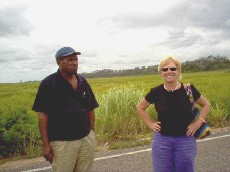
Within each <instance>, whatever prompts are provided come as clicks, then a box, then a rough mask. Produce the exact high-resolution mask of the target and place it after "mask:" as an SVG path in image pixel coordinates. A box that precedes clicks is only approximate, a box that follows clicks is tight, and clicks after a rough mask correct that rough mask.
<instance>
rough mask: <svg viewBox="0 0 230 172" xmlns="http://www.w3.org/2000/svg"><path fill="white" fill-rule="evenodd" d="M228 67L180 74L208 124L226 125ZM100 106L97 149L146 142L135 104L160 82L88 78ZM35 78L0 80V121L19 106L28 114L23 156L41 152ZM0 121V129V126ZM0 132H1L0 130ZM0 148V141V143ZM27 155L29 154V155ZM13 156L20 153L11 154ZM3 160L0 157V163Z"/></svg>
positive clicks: (229, 113) (153, 114)
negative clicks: (206, 108) (199, 99)
mask: <svg viewBox="0 0 230 172" xmlns="http://www.w3.org/2000/svg"><path fill="white" fill-rule="evenodd" d="M229 76H230V72H229V71H213V72H199V73H185V74H183V79H182V80H181V82H183V83H187V82H189V83H192V84H194V85H195V87H196V88H197V89H198V90H199V91H200V92H201V93H202V95H204V96H205V97H206V98H207V99H208V100H209V101H210V103H211V105H212V107H211V111H210V113H209V115H208V118H207V121H208V122H209V123H210V125H211V127H214V128H217V127H226V126H229V120H230V104H229V102H230V92H229V86H230V81H229ZM88 82H89V83H90V85H91V87H92V89H93V91H94V93H95V95H96V98H97V100H98V101H99V105H100V107H99V108H98V109H96V111H95V114H96V124H95V127H96V133H97V135H96V137H97V141H98V148H97V150H98V151H100V150H104V149H105V150H108V149H118V148H125V147H132V146H139V145H145V144H150V142H151V138H152V132H151V131H150V129H148V128H147V127H146V125H145V124H144V123H143V121H142V120H141V119H140V117H139V116H138V114H137V112H136V109H135V106H136V104H137V103H138V102H139V101H140V100H141V99H142V98H143V97H144V96H145V94H146V93H147V92H148V91H149V90H150V88H152V87H155V86H157V85H159V84H161V83H162V79H161V78H160V76H159V75H145V76H129V77H114V78H94V79H88ZM38 86H39V82H28V83H16V84H0V96H1V99H0V121H4V119H6V116H10V115H13V114H15V113H16V114H18V115H21V110H20V109H24V111H23V113H24V115H26V116H27V117H28V118H29V121H30V122H29V124H30V125H29V126H30V128H28V129H30V131H28V132H26V133H29V136H28V137H29V138H31V140H30V141H29V143H28V144H26V145H25V154H24V155H23V157H27V158H32V157H36V156H40V155H41V145H40V144H39V145H37V144H38V142H39V141H40V139H39V133H38V127H37V114H36V113H35V112H33V111H32V110H31V108H32V105H33V102H34V98H35V95H36V92H37V89H38ZM148 113H149V114H150V116H151V118H153V119H154V120H155V119H156V118H157V117H156V112H155V110H154V107H153V106H152V107H151V108H150V109H148ZM26 125H27V124H26ZM1 129H2V128H1V124H0V132H1V131H2V130H1ZM0 135H1V134H0ZM0 148H1V145H0ZM28 155H31V156H30V157H29V156H28ZM13 156H14V157H15V156H16V158H17V157H21V155H20V154H16V155H15V154H14V155H13ZM3 161H5V160H4V159H2V160H0V163H1V162H3Z"/></svg>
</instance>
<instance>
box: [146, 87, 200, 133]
mask: <svg viewBox="0 0 230 172" xmlns="http://www.w3.org/2000/svg"><path fill="white" fill-rule="evenodd" d="M191 89H192V93H193V98H194V100H195V101H196V100H197V99H198V98H199V97H200V96H201V94H200V93H199V91H198V90H197V89H196V88H195V87H194V86H193V85H191ZM145 99H146V101H148V102H149V103H151V104H154V106H155V109H156V111H157V115H158V121H160V122H161V132H160V133H161V134H162V135H167V136H185V135H186V132H187V127H188V125H189V124H190V123H191V122H192V121H193V120H194V115H193V114H192V105H191V102H190V100H189V97H188V96H187V94H186V91H185V89H184V85H183V84H182V86H181V87H180V88H179V89H178V90H175V91H173V92H168V91H167V90H165V89H164V86H163V84H161V85H159V86H157V87H155V88H152V89H151V90H150V92H149V93H148V94H147V95H146V96H145Z"/></svg>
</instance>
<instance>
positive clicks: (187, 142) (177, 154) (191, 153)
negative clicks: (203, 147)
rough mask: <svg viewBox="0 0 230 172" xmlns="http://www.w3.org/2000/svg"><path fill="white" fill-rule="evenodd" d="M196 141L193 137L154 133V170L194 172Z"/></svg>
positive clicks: (158, 171)
mask: <svg viewBox="0 0 230 172" xmlns="http://www.w3.org/2000/svg"><path fill="white" fill-rule="evenodd" d="M196 151H197V143H196V139H195V138H194V137H187V136H175V137H174V136H163V135H161V134H160V133H155V134H154V139H153V143H152V160H153V166H154V172H194V171H195V165H194V164H195V158H196Z"/></svg>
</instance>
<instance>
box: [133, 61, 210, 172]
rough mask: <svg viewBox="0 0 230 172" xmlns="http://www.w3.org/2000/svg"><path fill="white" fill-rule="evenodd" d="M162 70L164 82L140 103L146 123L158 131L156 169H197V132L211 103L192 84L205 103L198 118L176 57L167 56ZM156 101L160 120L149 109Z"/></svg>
mask: <svg viewBox="0 0 230 172" xmlns="http://www.w3.org/2000/svg"><path fill="white" fill-rule="evenodd" d="M158 72H159V74H160V76H161V77H162V79H163V81H164V83H163V84H161V85H159V86H156V87H154V88H152V89H151V90H150V92H149V93H148V94H147V95H146V96H145V97H144V98H143V99H142V100H141V101H140V102H139V104H138V105H137V111H138V113H139V115H140V116H141V117H142V119H143V120H144V122H145V123H146V125H147V126H148V127H149V128H150V129H151V130H153V131H154V132H155V134H154V139H153V144H152V159H153V166H154V171H155V172H175V171H176V172H193V171H195V168H194V162H195V157H196V150H197V145H196V139H195V137H194V133H195V132H196V131H197V130H198V129H199V127H200V126H201V125H202V122H204V121H205V118H206V115H207V114H208V112H209V109H210V103H209V102H208V100H207V99H206V98H205V97H204V96H202V95H201V94H200V93H199V91H198V90H197V89H196V88H195V87H194V86H193V85H191V89H192V92H193V97H194V101H195V102H196V103H197V104H198V105H200V106H201V110H200V115H199V117H198V118H196V120H194V118H193V115H192V110H191V109H192V105H191V103H190V100H189V97H188V96H187V94H186V91H185V89H184V86H183V83H180V82H179V80H180V79H181V78H182V74H181V64H180V62H179V60H178V59H177V58H175V57H166V58H164V59H163V60H162V61H161V62H160V64H159V66H158ZM150 104H154V106H155V109H156V111H157V115H158V120H157V121H154V122H153V121H152V120H151V118H150V117H149V116H148V114H147V112H146V109H147V108H148V107H149V105H150Z"/></svg>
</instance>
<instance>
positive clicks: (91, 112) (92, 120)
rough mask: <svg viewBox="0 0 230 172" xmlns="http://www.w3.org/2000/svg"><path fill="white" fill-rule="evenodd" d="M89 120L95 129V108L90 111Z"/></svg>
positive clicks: (91, 126)
mask: <svg viewBox="0 0 230 172" xmlns="http://www.w3.org/2000/svg"><path fill="white" fill-rule="evenodd" d="M89 122H90V128H91V129H92V130H93V131H95V128H94V124H95V114H94V110H92V111H89Z"/></svg>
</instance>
